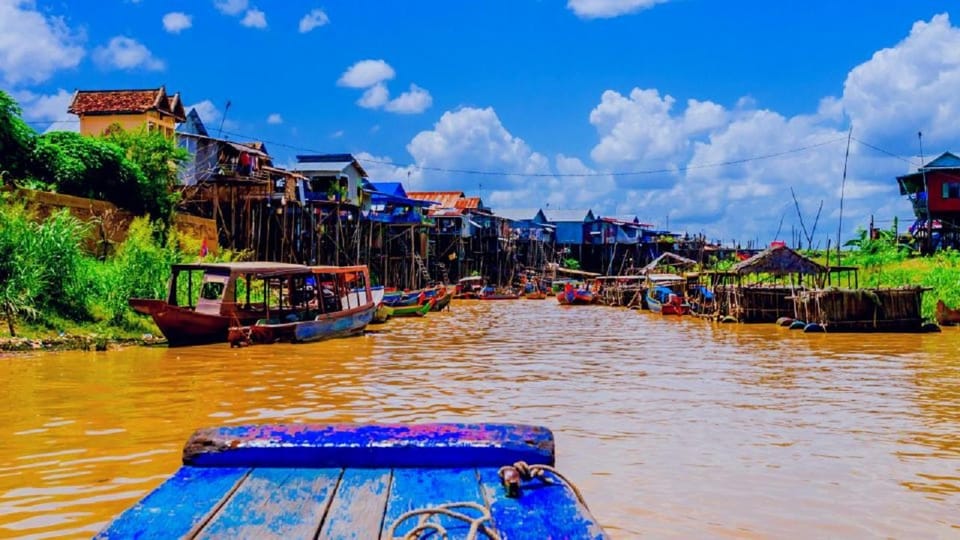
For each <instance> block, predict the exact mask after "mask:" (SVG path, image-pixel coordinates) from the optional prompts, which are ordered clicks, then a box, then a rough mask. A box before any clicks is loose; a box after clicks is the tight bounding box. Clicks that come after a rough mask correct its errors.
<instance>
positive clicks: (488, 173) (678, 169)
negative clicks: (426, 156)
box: [224, 131, 846, 178]
mask: <svg viewBox="0 0 960 540" xmlns="http://www.w3.org/2000/svg"><path fill="white" fill-rule="evenodd" d="M224 133H225V134H227V135H230V136H233V137H239V138H242V139H245V140H259V141H262V142H264V143H265V144H269V145H272V146H280V147H284V148H290V149H292V150H299V151H303V152H313V153H317V154H321V153H324V152H322V151H321V150H316V149H312V148H306V147H301V146H294V145H291V144H287V143H283V142H279V141H268V140H265V139H259V138H257V137H251V136H249V135H244V134H241V133H233V132H229V131H224ZM844 140H846V136H844V137H838V138H834V139H830V140H827V141H822V142H819V143H815V144H810V145H807V146H801V147H798V148H791V149H789V150H783V151H780V152H774V153H771V154H763V155H758V156H752V157H747V158H742V159H735V160H729V161H721V162H716V163H705V164H701V165H691V166H685V167H675V168H662V169H647V170H637V171H613V172H593V173H524V172H506V171H484V170H479V169H452V168H445V167H429V166H423V165H417V164H415V163H408V164H398V163H395V162H392V161H387V160H379V159H371V158H356V159H357V161H361V162H365V163H377V164H382V165H391V166H393V167H398V168H414V169H419V170H422V171H433V172H445V173H454V174H475V175H485V176H520V177H526V178H583V177H604V176H642V175H651V174H664V173H672V172H681V171H690V170H696V169H707V168H714V167H726V166H730V165H740V164H743V163H749V162H752V161H760V160H764V159H771V158H775V157H780V156H785V155H788V154H796V153H799V152H804V151H807V150H811V149H814V148H818V147H821V146H826V145H828V144H833V143H836V142H839V141H844Z"/></svg>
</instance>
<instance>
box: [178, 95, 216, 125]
mask: <svg viewBox="0 0 960 540" xmlns="http://www.w3.org/2000/svg"><path fill="white" fill-rule="evenodd" d="M185 109H186V111H187V112H190V109H196V110H197V114H198V115H200V120H201V121H202V122H203V124H204V125H205V126H206V127H207V131H211V128H212V127H213V125H214V123H216V122H219V121H220V118H221V117H222V116H223V113H221V112H220V109H218V108H217V106H216V105H214V104H213V102H212V101H210V100H209V99H205V100H203V101H201V102H199V103H194V104H193V105H188V106H187V107H185Z"/></svg>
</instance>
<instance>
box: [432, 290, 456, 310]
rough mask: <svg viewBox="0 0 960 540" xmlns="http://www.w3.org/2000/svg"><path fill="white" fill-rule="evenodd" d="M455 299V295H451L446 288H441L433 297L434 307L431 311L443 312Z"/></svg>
mask: <svg viewBox="0 0 960 540" xmlns="http://www.w3.org/2000/svg"><path fill="white" fill-rule="evenodd" d="M452 298H453V295H452V294H450V291H448V290H447V288H446V287H443V286H441V287H439V288H438V292H437V293H436V295H434V297H433V306H432V307H431V308H430V310H431V311H443V310H444V309H446V308H447V307H448V306H449V305H450V300H451V299H452Z"/></svg>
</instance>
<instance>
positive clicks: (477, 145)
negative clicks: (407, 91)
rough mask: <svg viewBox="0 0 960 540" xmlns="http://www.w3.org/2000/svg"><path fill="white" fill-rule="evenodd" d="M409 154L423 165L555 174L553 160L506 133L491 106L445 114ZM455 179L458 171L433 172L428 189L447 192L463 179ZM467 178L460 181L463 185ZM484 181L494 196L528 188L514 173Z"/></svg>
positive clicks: (420, 135) (428, 176)
mask: <svg viewBox="0 0 960 540" xmlns="http://www.w3.org/2000/svg"><path fill="white" fill-rule="evenodd" d="M407 151H408V152H410V155H411V156H413V158H414V161H415V163H416V164H417V165H420V166H430V167H440V168H447V169H480V170H485V171H494V172H499V173H523V174H549V173H550V167H549V161H548V159H547V158H546V157H544V156H543V155H542V154H540V153H537V152H534V151H533V150H532V149H531V148H530V147H529V146H528V145H527V143H526V142H524V141H523V139H521V138H519V137H516V136H514V135H513V134H511V133H510V132H509V131H507V129H506V128H504V126H503V124H501V122H500V118H499V117H498V116H497V113H496V111H494V110H493V108H492V107H487V108H484V109H478V108H473V107H464V108H462V109H459V110H456V111H447V112H445V113H444V114H443V116H441V117H440V120H439V121H438V122H437V123H436V124H434V126H433V130H430V131H422V132H420V133H418V134H417V135H416V136H415V137H414V138H413V140H411V141H410V144H408V145H407ZM455 178H456V174H455V173H440V172H429V171H428V172H427V173H426V176H425V179H424V183H425V187H431V188H437V189H447V188H451V187H452V186H451V185H450V183H451V182H457V181H458V180H456V179H455ZM464 180H466V179H460V180H459V182H460V184H461V185H463V184H464V183H465V182H464ZM473 180H474V178H471V179H470V180H469V181H473ZM480 180H481V181H482V183H483V184H484V191H485V192H487V191H489V192H490V194H491V196H492V195H493V193H494V192H503V193H504V194H509V193H511V192H514V191H516V190H518V189H526V188H527V187H528V185H529V182H526V181H525V180H524V178H523V177H521V176H516V175H512V174H494V175H489V176H484V177H483V178H482V179H480ZM504 197H505V196H504ZM516 205H517V203H514V204H512V205H510V206H516ZM519 206H524V205H523V204H519Z"/></svg>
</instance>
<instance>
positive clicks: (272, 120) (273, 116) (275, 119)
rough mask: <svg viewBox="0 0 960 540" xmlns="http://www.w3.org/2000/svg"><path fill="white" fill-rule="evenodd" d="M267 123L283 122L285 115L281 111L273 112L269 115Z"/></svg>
mask: <svg viewBox="0 0 960 540" xmlns="http://www.w3.org/2000/svg"><path fill="white" fill-rule="evenodd" d="M267 123H268V124H274V125H277V124H282V123H283V117H282V116H280V114H279V113H273V114H271V115H270V116H268V117H267Z"/></svg>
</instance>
